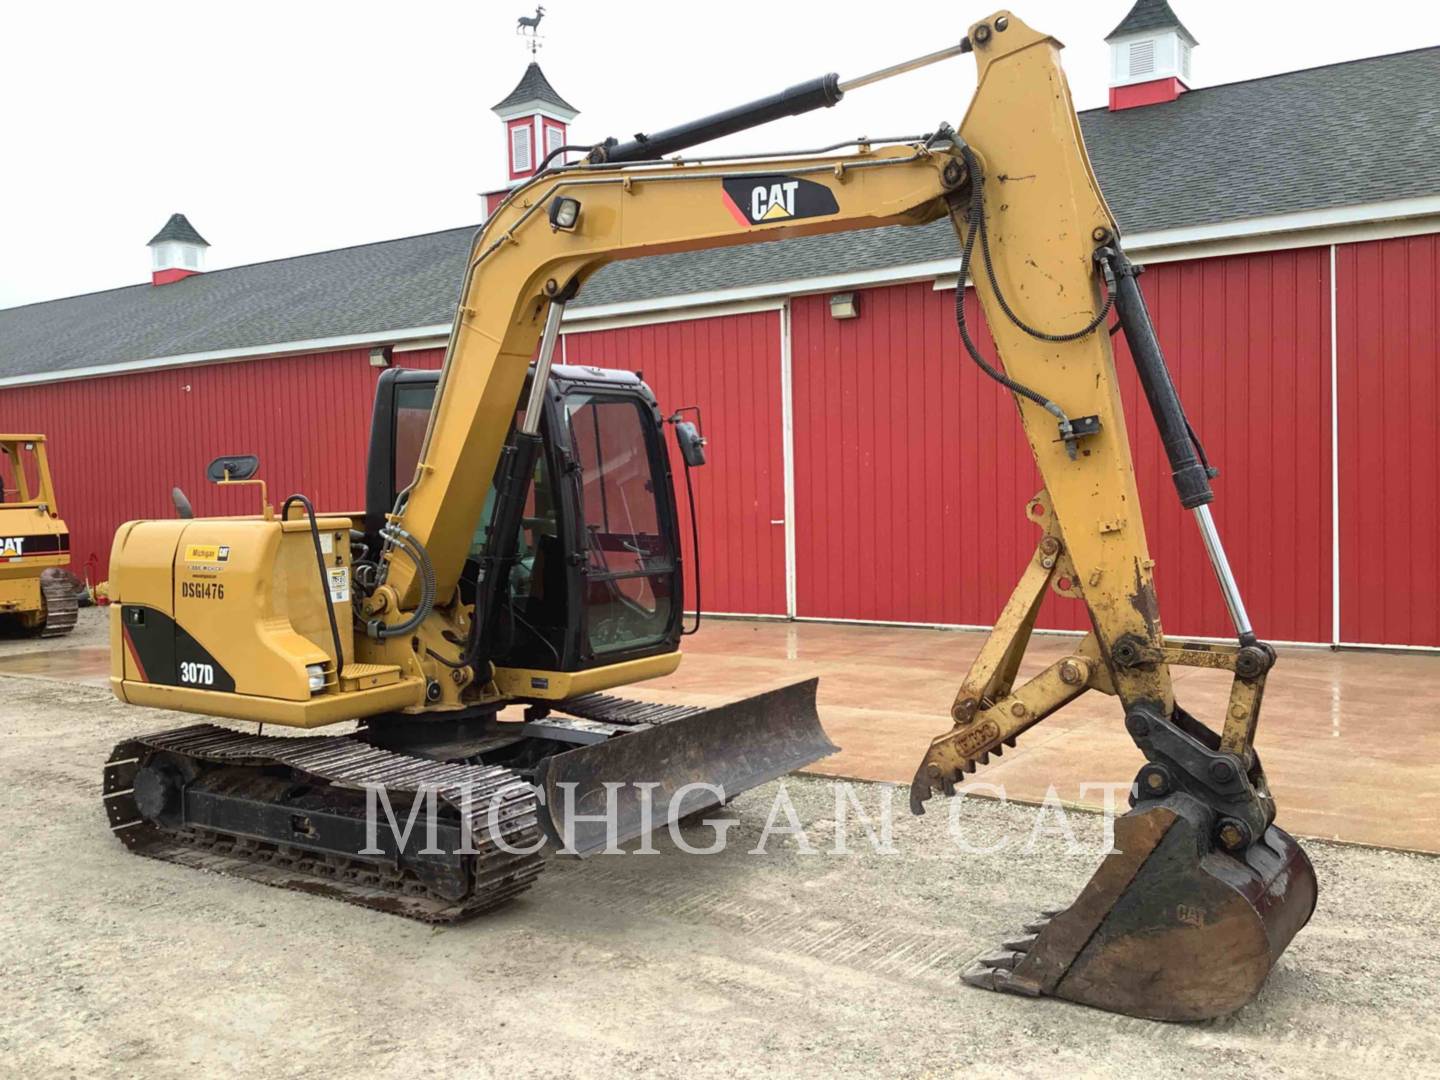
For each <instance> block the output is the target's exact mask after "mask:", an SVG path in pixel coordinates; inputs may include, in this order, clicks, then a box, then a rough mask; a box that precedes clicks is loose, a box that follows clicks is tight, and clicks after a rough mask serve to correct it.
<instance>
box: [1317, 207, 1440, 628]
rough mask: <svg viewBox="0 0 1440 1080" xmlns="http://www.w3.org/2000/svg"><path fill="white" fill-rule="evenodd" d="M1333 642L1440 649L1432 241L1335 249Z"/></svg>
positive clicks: (1439, 358) (1437, 293) (1439, 242)
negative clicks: (1336, 619) (1336, 617)
mask: <svg viewBox="0 0 1440 1080" xmlns="http://www.w3.org/2000/svg"><path fill="white" fill-rule="evenodd" d="M1335 307H1336V313H1335V314H1336V346H1337V348H1336V368H1337V376H1338V386H1339V394H1338V398H1339V403H1340V411H1339V447H1340V453H1339V464H1340V469H1339V480H1340V590H1341V592H1340V639H1341V640H1342V641H1348V642H1361V643H1367V644H1400V645H1429V646H1440V590H1437V586H1436V577H1437V574H1436V569H1437V567H1440V520H1437V516H1440V434H1437V426H1440V424H1437V419H1436V417H1437V416H1440V378H1437V374H1436V365H1437V363H1440V344H1437V343H1440V236H1435V235H1430V236H1415V237H1408V238H1405V239H1398V240H1378V241H1373V242H1369V243H1363V244H1343V245H1340V246H1339V247H1338V248H1337V250H1336V304H1335Z"/></svg>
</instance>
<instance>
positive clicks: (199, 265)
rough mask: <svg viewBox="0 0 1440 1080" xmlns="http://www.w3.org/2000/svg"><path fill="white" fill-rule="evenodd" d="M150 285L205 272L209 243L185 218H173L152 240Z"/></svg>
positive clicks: (183, 216) (181, 215) (149, 245)
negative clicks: (206, 251)
mask: <svg viewBox="0 0 1440 1080" xmlns="http://www.w3.org/2000/svg"><path fill="white" fill-rule="evenodd" d="M147 246H148V247H149V248H150V284H152V285H169V284H170V283H171V282H172V281H179V280H180V279H181V278H186V277H189V276H190V275H191V274H201V273H204V272H205V249H206V248H208V247H209V246H210V244H209V242H208V241H207V240H206V239H205V238H204V237H203V236H201V235H200V234H199V233H198V232H196V231H195V226H194V225H191V224H190V221H189V219H188V218H186V217H185V215H184V214H171V215H170V220H169V221H167V222H166V223H165V227H164V228H163V229H161V230H160V231H159V232H158V233H156V234H155V235H154V236H152V237H151V238H150V243H149V244H148V245H147Z"/></svg>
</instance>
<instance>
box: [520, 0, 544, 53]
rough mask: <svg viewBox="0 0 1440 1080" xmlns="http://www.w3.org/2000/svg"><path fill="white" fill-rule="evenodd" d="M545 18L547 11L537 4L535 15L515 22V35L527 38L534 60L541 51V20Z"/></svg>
mask: <svg viewBox="0 0 1440 1080" xmlns="http://www.w3.org/2000/svg"><path fill="white" fill-rule="evenodd" d="M543 18H545V9H544V8H543V7H541V6H540V5H539V4H536V5H535V14H534V15H521V16H520V18H518V19H517V20H515V33H517V34H520V35H521V36H522V37H524V38H525V43H526V44H527V45H528V46H529V47H530V56H531V57H532V58H533V57H534V56H535V54H536V53H537V52H539V51H540V20H541V19H543Z"/></svg>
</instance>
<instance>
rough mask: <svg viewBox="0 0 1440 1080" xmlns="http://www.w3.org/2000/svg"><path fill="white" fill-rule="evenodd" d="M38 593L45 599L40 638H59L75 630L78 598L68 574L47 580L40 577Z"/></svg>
mask: <svg viewBox="0 0 1440 1080" xmlns="http://www.w3.org/2000/svg"><path fill="white" fill-rule="evenodd" d="M40 593H41V595H43V596H44V597H45V625H44V627H42V628H41V630H40V636H41V637H60V636H61V635H63V634H68V633H70V631H71V630H74V629H75V621H76V620H77V619H79V618H80V597H79V596H78V594H77V593H76V592H75V580H74V578H72V577H70V576H69V575H68V574H67V575H64V576H58V575H57V576H55V577H53V578H48V577H47V576H46V575H44V574H42V575H41V577H40Z"/></svg>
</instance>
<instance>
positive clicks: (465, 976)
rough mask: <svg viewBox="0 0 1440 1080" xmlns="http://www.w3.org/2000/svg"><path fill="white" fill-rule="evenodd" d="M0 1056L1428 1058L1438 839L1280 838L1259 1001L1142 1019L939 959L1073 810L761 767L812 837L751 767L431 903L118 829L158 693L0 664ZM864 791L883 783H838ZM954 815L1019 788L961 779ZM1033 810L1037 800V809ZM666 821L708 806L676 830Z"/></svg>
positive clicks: (823, 1062) (200, 1061) (1019, 887)
mask: <svg viewBox="0 0 1440 1080" xmlns="http://www.w3.org/2000/svg"><path fill="white" fill-rule="evenodd" d="M0 695H3V697H0V700H3V705H0V738H3V740H4V744H5V746H6V751H5V753H4V754H3V755H0V792H3V793H4V794H3V796H0V837H3V841H0V845H3V848H0V850H3V853H4V863H3V865H4V873H3V877H0V1061H8V1062H10V1065H9V1066H6V1067H5V1068H4V1069H3V1070H0V1072H4V1073H5V1074H7V1075H14V1076H25V1077H34V1076H57V1075H58V1076H66V1075H74V1074H76V1073H83V1074H86V1075H100V1076H137V1077H139V1076H143V1077H146V1078H155V1077H170V1076H180V1075H196V1074H197V1073H203V1074H225V1075H245V1076H265V1077H289V1076H297V1077H298V1076H302V1075H309V1074H311V1073H314V1072H316V1071H319V1070H324V1071H325V1072H326V1073H329V1074H336V1075H347V1074H348V1075H378V1076H386V1077H389V1076H394V1077H406V1078H407V1080H408V1078H410V1077H413V1076H414V1075H416V1074H417V1073H424V1074H425V1075H427V1076H431V1077H450V1076H454V1077H486V1076H500V1075H505V1076H530V1075H554V1074H561V1073H564V1074H569V1075H582V1076H590V1075H614V1074H616V1073H621V1074H640V1073H644V1074H650V1075H675V1076H679V1075H682V1074H683V1075H687V1076H720V1075H724V1076H765V1077H773V1076H775V1075H777V1074H779V1075H788V1074H791V1073H799V1072H801V1071H802V1070H803V1071H804V1072H805V1073H806V1074H807V1075H810V1076H819V1077H824V1076H858V1075H868V1076H873V1075H920V1076H926V1075H936V1074H953V1073H958V1072H959V1071H961V1070H962V1069H963V1070H965V1071H966V1072H967V1073H969V1074H977V1073H978V1074H980V1075H986V1076H988V1075H1006V1076H1025V1077H1049V1076H1077V1075H1078V1076H1090V1075H1096V1076H1103V1075H1113V1074H1119V1073H1122V1072H1123V1073H1125V1074H1134V1073H1136V1072H1145V1073H1148V1074H1149V1075H1154V1076H1162V1077H1164V1076H1186V1075H1194V1076H1202V1075H1203V1076H1206V1077H1230V1076H1235V1077H1249V1076H1255V1075H1261V1074H1264V1075H1273V1076H1305V1077H1307V1078H1314V1077H1326V1076H1337V1077H1338V1076H1354V1075H1357V1074H1361V1073H1371V1072H1379V1071H1382V1070H1387V1069H1388V1070H1391V1071H1396V1072H1398V1073H1399V1074H1400V1075H1405V1076H1440V1024H1437V1022H1436V1020H1435V1016H1436V1014H1437V1009H1440V979H1437V976H1440V899H1437V898H1440V860H1437V859H1434V858H1429V857H1424V856H1415V855H1406V854H1397V853H1393V852H1382V851H1374V850H1367V849H1361V848H1353V847H1332V846H1327V845H1324V844H1318V843H1317V844H1311V845H1310V846H1309V850H1310V852H1311V855H1312V857H1313V859H1314V862H1315V865H1316V870H1317V872H1318V874H1319V877H1320V886H1321V906H1320V909H1319V911H1318V912H1317V913H1316V916H1315V918H1314V920H1313V922H1312V923H1311V924H1310V926H1309V928H1308V929H1306V930H1305V931H1304V932H1303V933H1302V934H1301V935H1300V936H1299V937H1298V938H1297V939H1296V941H1295V943H1294V944H1293V945H1292V946H1291V948H1290V949H1289V950H1288V951H1287V952H1286V954H1285V955H1284V957H1283V958H1282V960H1281V962H1280V964H1279V966H1278V968H1277V969H1276V971H1275V972H1274V973H1273V975H1272V976H1271V979H1270V981H1269V983H1268V985H1267V987H1266V989H1265V991H1264V992H1263V993H1262V995H1261V997H1260V998H1259V1000H1258V1001H1256V1002H1255V1003H1253V1004H1252V1005H1250V1006H1248V1007H1247V1008H1245V1009H1243V1010H1242V1011H1241V1012H1240V1013H1238V1014H1237V1015H1235V1016H1233V1017H1230V1018H1228V1019H1225V1020H1223V1021H1218V1022H1213V1023H1208V1024H1199V1025H1185V1026H1180V1025H1162V1024H1153V1023H1148V1022H1143V1021H1138V1020H1131V1019H1128V1018H1119V1017H1114V1016H1110V1015H1108V1014H1104V1013H1099V1012H1096V1011H1093V1010H1088V1009H1083V1008H1080V1007H1078V1006H1074V1005H1068V1004H1065V1003H1062V1002H1055V1001H1038V1002H1036V1001H1029V1000H1024V999H1019V998H1013V997H1006V996H1002V995H998V994H989V993H985V992H983V991H979V990H971V989H968V988H966V987H964V986H962V985H960V984H959V983H958V981H957V974H958V972H959V971H960V970H961V968H963V967H964V966H965V964H966V963H967V962H968V961H969V960H970V959H971V958H972V957H973V956H975V955H976V954H977V953H980V952H982V951H985V950H987V949H989V948H990V947H991V946H992V945H993V944H994V943H995V942H996V941H997V940H998V938H999V937H1000V936H1001V935H1002V934H1005V933H1007V932H1009V931H1011V930H1013V929H1014V928H1016V927H1017V926H1019V924H1020V923H1021V922H1023V921H1024V920H1025V919H1026V918H1027V917H1029V916H1030V914H1031V913H1032V912H1034V911H1035V910H1037V909H1039V908H1040V907H1043V906H1049V905H1051V904H1053V903H1054V902H1056V901H1057V900H1058V901H1064V900H1067V899H1068V898H1069V897H1071V896H1073V895H1074V893H1075V892H1076V891H1077V890H1078V889H1079V887H1080V885H1081V884H1082V883H1083V881H1084V879H1085V878H1086V876H1087V875H1088V873H1089V871H1090V869H1091V868H1092V866H1093V864H1094V862H1095V860H1096V857H1097V856H1096V854H1095V853H1096V852H1098V850H1099V845H1100V837H1101V829H1100V824H1099V819H1098V818H1095V817H1091V816H1088V815H1082V814H1076V815H1073V816H1072V817H1071V818H1070V822H1071V824H1072V827H1073V828H1074V830H1075V833H1076V835H1077V837H1078V839H1079V840H1080V841H1081V842H1082V843H1083V844H1084V845H1085V847H1086V850H1087V853H1086V854H1073V855H1072V854H1067V853H1066V852H1065V850H1064V843H1063V840H1062V839H1061V837H1060V836H1059V835H1058V830H1055V829H1051V830H1049V832H1048V834H1047V835H1045V836H1042V837H1041V838H1040V839H1038V841H1037V842H1036V843H1035V845H1034V850H1033V852H1032V853H1030V854H1022V853H1019V852H1017V853H1016V854H1013V855H1003V856H990V857H984V856H976V855H967V854H965V853H964V852H962V851H960V850H959V849H958V848H957V845H956V844H955V842H954V840H953V839H952V837H951V836H950V834H949V831H948V825H949V821H948V815H947V813H946V812H945V811H944V810H943V808H942V809H940V811H939V812H932V813H930V814H928V815H926V816H925V817H922V818H912V817H910V816H909V815H908V813H907V812H906V811H905V809H904V799H903V796H902V794H901V793H900V792H895V793H894V805H895V808H896V813H895V818H894V847H895V849H896V853H895V854H888V855H887V854H880V853H877V852H875V851H873V850H872V848H871V846H870V845H869V843H868V842H867V841H866V840H865V836H864V833H863V832H862V831H860V830H859V829H854V830H853V831H852V832H851V846H852V848H853V849H854V853H853V854H851V855H849V856H838V855H834V854H829V853H828V851H829V849H831V848H832V847H833V846H834V832H835V830H834V825H833V820H834V804H835V792H834V790H833V788H832V787H831V785H830V784H829V783H828V782H825V781H821V780H816V779H799V778H791V779H790V780H788V781H787V782H786V783H785V790H786V792H787V793H788V795H789V796H790V798H791V799H792V800H793V805H794V806H795V808H796V811H797V813H798V815H799V818H800V820H801V821H802V822H804V823H805V826H806V830H807V834H808V836H809V837H810V839H811V841H812V843H813V845H814V846H815V847H816V848H817V849H819V851H820V853H817V854H813V855H806V854H803V853H801V852H800V851H799V850H798V847H797V844H796V842H795V838H794V837H785V836H772V837H770V838H769V842H768V844H767V847H768V850H769V854H768V855H764V856H760V855H751V854H747V853H746V852H747V850H748V849H750V848H752V847H754V846H755V844H756V842H757V840H758V839H759V838H760V836H761V833H762V831H763V829H764V826H765V822H766V816H767V813H768V811H769V810H770V808H771V807H772V805H773V803H774V799H775V796H776V792H777V791H778V785H773V784H772V785H768V786H766V787H765V788H761V789H759V790H757V791H754V792H751V793H748V794H746V795H744V796H742V797H741V798H740V799H738V800H737V801H736V802H735V803H733V804H732V805H731V807H730V808H729V810H728V811H727V812H726V813H728V814H730V815H732V816H733V817H734V818H735V819H736V820H737V824H736V825H735V826H733V828H732V832H731V837H730V839H731V843H730V844H729V846H728V847H727V849H726V851H725V852H724V853H723V854H720V855H715V856H711V857H704V858H702V857H696V856H687V855H684V854H683V853H682V852H680V851H679V850H678V849H676V848H675V847H674V845H673V844H672V843H671V842H670V841H669V839H668V838H662V839H660V840H659V841H657V843H656V845H655V846H656V848H657V851H658V854H655V855H650V856H640V855H634V854H629V855H623V856H608V857H606V856H601V857H597V858H595V859H592V860H590V861H589V862H587V863H584V864H580V863H576V862H573V861H568V860H552V862H551V863H550V866H549V867H548V869H547V871H546V873H545V874H544V875H543V876H542V878H541V880H540V883H539V885H538V886H537V887H536V888H535V889H534V890H532V891H531V892H530V893H529V894H527V895H526V897H525V898H523V899H522V900H521V901H519V902H518V903H515V904H513V905H511V906H510V907H509V908H507V909H506V910H504V911H502V912H501V913H499V914H496V915H492V916H490V917H487V918H483V919H480V920H476V921H474V922H472V923H469V924H467V925H464V926H460V927H454V928H447V929H432V928H430V927H426V926H422V925H419V924H415V923H411V922H407V921H404V920H401V919H398V918H394V917H391V916H386V915H381V914H377V913H373V912H369V911H365V910H362V909H358V908H353V907H349V906H346V905H342V904H337V903H334V902H329V901H324V900H319V899H315V898H311V897H307V896H304V895H300V894H295V893H287V892H283V891H280V890H276V889H271V888H266V887H264V886H261V885H257V884H253V883H250V882H245V881H238V880H234V879H229V878H223V877H218V876H214V875H208V874H202V873H199V872H197V871H192V870H186V869H183V868H180V867H176V866H171V865H167V864H162V863H156V862H152V861H149V860H143V859H138V858H136V857H135V856H133V855H129V854H127V853H126V852H124V850H123V849H122V848H121V846H120V844H119V843H118V842H117V841H115V840H114V839H113V838H111V836H110V835H109V833H108V831H107V829H106V826H105V821H104V817H103V813H102V810H101V804H100V797H99V777H100V768H101V763H102V761H103V760H104V758H105V756H106V754H107V753H108V750H109V748H110V746H111V745H112V744H113V743H115V742H116V741H118V740H119V739H120V738H122V737H125V736H127V735H130V734H133V733H137V732H140V731H145V730H156V729H159V728H163V727H166V726H171V725H172V724H174V723H176V722H184V720H185V718H178V717H176V716H174V715H173V714H172V715H166V714H159V713H155V712H149V711H145V710H138V709H126V708H123V707H121V706H120V705H118V704H117V703H115V702H114V701H113V700H112V699H111V698H110V697H109V695H108V694H107V693H106V692H105V691H104V690H101V689H97V688H90V687H84V686H77V685H70V684H66V683H59V682H53V681H44V680H39V679H27V678H13V677H0ZM854 790H855V792H856V793H857V795H858V797H859V798H860V799H861V801H862V803H863V804H864V805H865V806H866V807H867V808H868V809H869V810H870V811H871V813H872V814H873V813H875V812H876V810H877V808H878V807H879V805H880V802H881V800H882V798H883V797H884V796H885V795H886V793H887V789H885V788H882V787H880V786H876V785H856V786H855V788H854ZM959 820H960V822H961V824H962V825H963V826H964V828H965V835H966V836H967V837H969V838H970V840H971V842H972V843H973V844H975V845H983V844H987V843H990V842H992V841H993V840H994V839H995V838H997V837H999V836H1002V835H1005V836H1009V837H1012V841H1011V847H1012V848H1017V847H1020V846H1022V844H1023V841H1024V840H1025V838H1027V837H1029V836H1030V835H1031V833H1032V830H1033V829H1034V828H1035V824H1036V821H1037V811H1036V810H1035V809H1032V808H1025V807H1013V806H1005V805H1003V804H998V803H987V802H974V801H972V802H967V803H966V804H965V805H964V807H963V813H962V814H961V815H960V818H959ZM1047 820H1048V821H1049V822H1050V823H1051V824H1053V822H1054V818H1053V817H1051V818H1049V819H1047ZM687 836H688V837H689V839H690V841H691V842H692V843H695V844H701V843H705V842H707V840H708V839H709V837H710V833H709V830H708V829H706V828H703V827H702V828H701V829H699V830H698V831H696V832H693V833H687Z"/></svg>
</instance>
